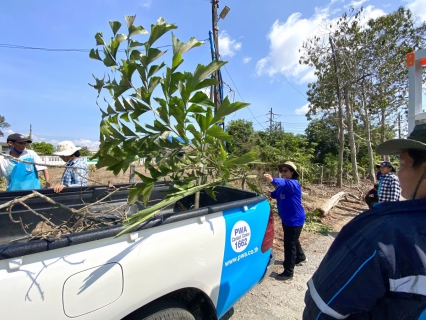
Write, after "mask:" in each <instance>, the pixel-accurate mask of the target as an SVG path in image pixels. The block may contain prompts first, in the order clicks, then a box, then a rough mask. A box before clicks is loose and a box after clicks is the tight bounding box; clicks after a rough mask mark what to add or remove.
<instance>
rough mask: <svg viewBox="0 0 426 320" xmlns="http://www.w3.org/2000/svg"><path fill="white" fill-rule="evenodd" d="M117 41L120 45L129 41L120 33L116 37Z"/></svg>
mask: <svg viewBox="0 0 426 320" xmlns="http://www.w3.org/2000/svg"><path fill="white" fill-rule="evenodd" d="M115 40H117V41H118V42H119V43H122V42H123V41H125V40H127V36H126V35H125V34H122V33H120V34H117V35H116V36H115Z"/></svg>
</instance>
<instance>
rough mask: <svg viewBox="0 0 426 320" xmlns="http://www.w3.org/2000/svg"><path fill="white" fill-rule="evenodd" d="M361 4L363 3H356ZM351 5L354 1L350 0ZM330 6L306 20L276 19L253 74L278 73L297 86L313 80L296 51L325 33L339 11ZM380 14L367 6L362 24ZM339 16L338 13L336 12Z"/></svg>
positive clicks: (295, 15) (298, 15)
mask: <svg viewBox="0 0 426 320" xmlns="http://www.w3.org/2000/svg"><path fill="white" fill-rule="evenodd" d="M361 1H363V0H360V1H358V2H361ZM416 1H419V0H416ZM332 3H333V2H331V3H330V5H331V4H332ZM353 3H356V2H355V1H353ZM330 5H329V6H328V7H325V8H315V13H314V14H313V15H312V16H311V17H310V18H302V15H301V13H299V12H295V13H293V14H291V15H290V16H289V17H288V19H287V21H285V22H280V21H279V20H276V21H275V22H274V23H273V24H272V26H271V30H270V32H269V34H268V35H267V38H268V39H269V41H270V44H269V54H268V56H267V57H264V58H262V59H260V60H259V61H258V62H257V64H256V74H257V75H258V76H262V75H268V76H270V77H274V76H275V75H276V74H277V73H281V74H282V75H284V77H286V78H290V79H289V80H294V81H296V82H298V83H307V82H312V81H314V80H315V75H314V73H313V72H314V70H313V69H312V68H310V67H308V66H306V65H300V64H299V59H300V56H301V53H300V52H299V49H300V48H301V47H302V44H303V42H304V41H306V40H307V39H308V38H312V37H313V36H314V35H321V34H324V31H326V33H328V32H329V30H326V29H325V28H328V26H329V25H330V24H333V22H334V19H336V18H335V16H336V14H338V12H339V10H334V9H333V10H332V9H331V8H330ZM384 14H385V12H384V11H382V10H380V9H376V8H374V7H373V6H367V7H366V8H365V9H364V14H363V15H364V17H365V18H364V19H365V20H364V21H368V20H369V19H371V18H377V17H379V16H381V15H384ZM340 15H341V13H339V16H340Z"/></svg>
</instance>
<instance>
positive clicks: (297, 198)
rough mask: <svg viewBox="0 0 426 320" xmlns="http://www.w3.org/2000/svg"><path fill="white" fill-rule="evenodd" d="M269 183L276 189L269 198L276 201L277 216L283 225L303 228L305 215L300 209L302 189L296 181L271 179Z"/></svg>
mask: <svg viewBox="0 0 426 320" xmlns="http://www.w3.org/2000/svg"><path fill="white" fill-rule="evenodd" d="M271 183H272V185H274V186H276V187H277V189H275V190H274V191H272V192H271V198H273V199H276V200H277V208H278V214H279V216H280V218H281V220H282V221H283V223H284V225H286V226H288V227H300V226H303V224H304V223H305V219H306V215H305V210H304V209H303V207H302V188H301V187H300V184H299V182H298V181H297V180H296V179H283V178H273V180H272V182H271Z"/></svg>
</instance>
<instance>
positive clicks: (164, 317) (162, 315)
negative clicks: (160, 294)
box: [132, 299, 195, 320]
mask: <svg viewBox="0 0 426 320" xmlns="http://www.w3.org/2000/svg"><path fill="white" fill-rule="evenodd" d="M140 311H141V312H140V313H139V312H138V313H136V314H135V316H136V317H132V319H138V320H195V317H194V316H193V315H192V313H191V312H189V311H188V309H186V307H185V306H184V305H183V304H182V303H180V302H178V301H176V300H173V299H162V300H159V301H157V302H155V303H153V304H152V305H149V306H147V307H145V308H142V309H141V310H140Z"/></svg>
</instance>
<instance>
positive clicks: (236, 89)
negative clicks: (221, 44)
mask: <svg viewBox="0 0 426 320" xmlns="http://www.w3.org/2000/svg"><path fill="white" fill-rule="evenodd" d="M219 57H220V56H219ZM220 58H221V57H220ZM222 61H223V60H222ZM223 67H224V68H225V71H226V73H227V74H228V76H229V78H230V79H231V82H232V84H233V85H234V87H235V91H237V93H238V95H239V96H240V98H241V100H242V101H243V102H244V99H243V97H242V96H241V94H240V91H239V90H238V88H237V86H236V85H235V82H234V80H233V79H232V77H231V75H230V74H229V72H228V69H226V66H225V65H224V66H223ZM247 109H248V111H250V113H251V115H252V116H253V119H255V120H256V122H257V123H258V124H260V126H261V127H262V129H263V130H265V128H264V127H263V126H262V124H261V123H260V122H259V121H257V119H256V117H255V116H254V114H253V112H251V110H250V107H249V106H247Z"/></svg>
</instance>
